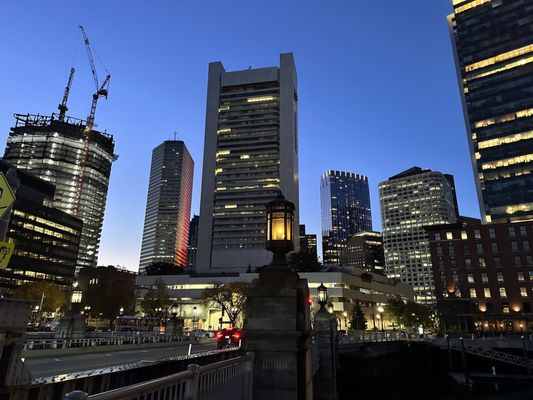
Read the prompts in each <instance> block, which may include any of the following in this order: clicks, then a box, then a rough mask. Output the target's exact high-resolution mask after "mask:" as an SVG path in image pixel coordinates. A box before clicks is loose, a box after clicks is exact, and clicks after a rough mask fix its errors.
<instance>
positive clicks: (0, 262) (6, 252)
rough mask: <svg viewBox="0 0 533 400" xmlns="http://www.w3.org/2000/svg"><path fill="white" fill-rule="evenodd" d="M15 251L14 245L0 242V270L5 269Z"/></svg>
mask: <svg viewBox="0 0 533 400" xmlns="http://www.w3.org/2000/svg"><path fill="white" fill-rule="evenodd" d="M13 250H15V243H11V242H0V269H6V268H7V266H8V265H9V260H11V255H12V254H13Z"/></svg>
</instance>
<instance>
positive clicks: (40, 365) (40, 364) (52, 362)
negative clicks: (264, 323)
mask: <svg viewBox="0 0 533 400" xmlns="http://www.w3.org/2000/svg"><path fill="white" fill-rule="evenodd" d="M214 349H216V343H206V344H193V345H192V352H193V353H199V352H202V351H208V350H214ZM188 350H189V346H188V345H185V346H184V345H180V346H177V345H175V344H170V345H169V346H168V347H159V348H151V349H140V350H139V349H135V350H126V351H113V352H108V353H92V354H75V355H71V356H69V355H63V356H58V357H39V358H29V359H26V361H25V364H26V366H27V367H28V369H29V371H30V372H31V375H32V378H33V379H35V378H43V377H49V376H53V375H57V374H66V373H70V372H78V371H86V370H90V369H94V368H103V367H111V366H114V365H121V364H128V363H131V362H137V361H141V360H158V359H161V358H169V357H173V356H178V355H184V354H187V352H188Z"/></svg>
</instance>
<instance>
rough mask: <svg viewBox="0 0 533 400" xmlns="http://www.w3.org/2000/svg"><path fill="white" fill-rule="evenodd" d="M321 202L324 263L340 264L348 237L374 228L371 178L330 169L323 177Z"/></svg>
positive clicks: (321, 180) (321, 179) (321, 181)
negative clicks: (370, 188)
mask: <svg viewBox="0 0 533 400" xmlns="http://www.w3.org/2000/svg"><path fill="white" fill-rule="evenodd" d="M320 205H321V212H322V254H323V260H324V264H339V263H340V255H341V253H342V251H343V249H344V246H345V245H346V240H348V239H349V238H350V237H352V236H353V235H355V234H356V233H358V232H362V231H371V230H372V215H371V213H370V193H369V190H368V178H367V177H366V176H364V175H359V174H354V173H351V172H343V171H331V170H330V171H327V172H326V173H324V174H322V176H321V178H320Z"/></svg>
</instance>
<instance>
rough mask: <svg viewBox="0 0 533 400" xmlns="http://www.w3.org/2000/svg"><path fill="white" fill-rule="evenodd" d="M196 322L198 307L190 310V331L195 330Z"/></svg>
mask: <svg viewBox="0 0 533 400" xmlns="http://www.w3.org/2000/svg"><path fill="white" fill-rule="evenodd" d="M197 321H198V307H196V306H194V307H193V308H192V329H196V328H197V326H196V322H197Z"/></svg>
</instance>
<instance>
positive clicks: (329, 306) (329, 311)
mask: <svg viewBox="0 0 533 400" xmlns="http://www.w3.org/2000/svg"><path fill="white" fill-rule="evenodd" d="M328 313H330V314H333V304H332V303H331V302H330V303H329V304H328Z"/></svg>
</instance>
